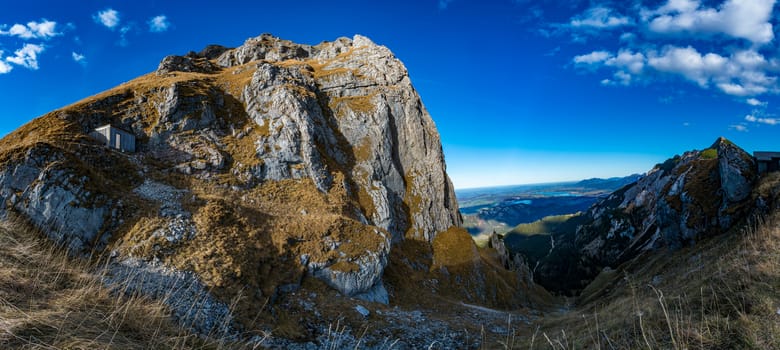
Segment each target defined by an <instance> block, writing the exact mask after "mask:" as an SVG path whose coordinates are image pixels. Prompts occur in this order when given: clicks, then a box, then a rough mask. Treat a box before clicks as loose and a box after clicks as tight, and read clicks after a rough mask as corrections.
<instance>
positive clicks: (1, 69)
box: [0, 51, 14, 74]
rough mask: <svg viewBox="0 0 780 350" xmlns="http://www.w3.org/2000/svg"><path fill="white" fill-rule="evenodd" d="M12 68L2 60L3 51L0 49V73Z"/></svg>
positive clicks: (9, 70) (8, 71) (5, 72)
mask: <svg viewBox="0 0 780 350" xmlns="http://www.w3.org/2000/svg"><path fill="white" fill-rule="evenodd" d="M12 69H14V67H12V66H11V65H10V64H8V63H6V62H5V61H4V60H3V51H0V74H7V73H10V72H11V70H12Z"/></svg>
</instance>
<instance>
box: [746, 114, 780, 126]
mask: <svg viewBox="0 0 780 350" xmlns="http://www.w3.org/2000/svg"><path fill="white" fill-rule="evenodd" d="M745 121H748V122H751V123H760V124H767V125H777V124H780V119H777V118H761V117H756V116H754V115H752V114H748V115H746V116H745Z"/></svg>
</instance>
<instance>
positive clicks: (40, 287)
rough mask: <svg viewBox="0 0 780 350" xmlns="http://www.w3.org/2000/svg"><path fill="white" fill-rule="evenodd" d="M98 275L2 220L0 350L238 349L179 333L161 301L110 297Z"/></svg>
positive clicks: (82, 261) (91, 265)
mask: <svg viewBox="0 0 780 350" xmlns="http://www.w3.org/2000/svg"><path fill="white" fill-rule="evenodd" d="M95 270H99V269H95V266H94V263H90V262H88V261H87V260H86V259H74V258H70V257H68V256H67V254H66V253H64V252H63V251H62V250H61V249H58V248H56V247H54V246H52V245H51V244H49V243H48V241H47V240H46V239H44V238H42V237H40V236H39V235H38V234H33V233H31V232H30V231H29V230H28V229H27V228H26V227H25V225H21V224H15V223H8V222H0V348H3V349H9V348H12V349H108V348H116V349H150V348H157V349H182V348H187V349H191V348H205V349H218V348H224V347H229V348H233V347H235V344H229V343H226V342H223V341H221V340H218V339H209V338H201V337H198V336H196V335H193V334H192V333H190V332H188V331H187V330H185V329H182V328H179V327H178V326H177V325H176V324H175V323H174V321H173V320H172V318H171V317H170V314H169V313H168V311H167V310H166V309H165V307H164V306H163V305H161V304H159V303H156V302H154V301H151V300H148V299H145V298H142V297H138V296H129V297H126V296H117V295H114V294H112V293H111V292H110V291H109V290H108V289H107V288H105V287H104V286H103V285H102V284H101V281H100V276H99V275H96V274H94V273H92V271H95Z"/></svg>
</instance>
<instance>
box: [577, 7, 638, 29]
mask: <svg viewBox="0 0 780 350" xmlns="http://www.w3.org/2000/svg"><path fill="white" fill-rule="evenodd" d="M569 24H570V25H571V26H572V27H575V28H594V29H611V28H617V27H622V26H627V25H631V24H632V21H631V19H630V18H628V17H625V16H621V15H616V14H614V11H612V10H611V9H609V8H606V7H602V6H596V7H592V8H590V9H588V10H587V11H585V13H583V14H581V15H579V16H577V17H574V18H572V19H571V22H569Z"/></svg>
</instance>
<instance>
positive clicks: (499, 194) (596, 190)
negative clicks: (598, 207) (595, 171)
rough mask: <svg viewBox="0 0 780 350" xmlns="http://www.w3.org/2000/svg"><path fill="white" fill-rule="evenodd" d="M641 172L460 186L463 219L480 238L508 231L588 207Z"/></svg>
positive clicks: (635, 179)
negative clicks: (461, 187)
mask: <svg viewBox="0 0 780 350" xmlns="http://www.w3.org/2000/svg"><path fill="white" fill-rule="evenodd" d="M640 177H641V175H638V174H634V175H629V176H626V177H615V178H610V179H595V178H594V179H587V180H582V181H577V182H563V183H550V184H534V185H516V186H501V187H489V188H478V189H465V190H456V191H455V194H456V195H457V196H458V202H459V204H460V212H461V214H462V215H463V223H464V226H465V227H466V229H468V230H469V233H471V234H472V235H473V236H475V238H476V239H477V241H478V242H480V243H481V244H482V243H484V242H486V239H487V237H488V236H489V235H490V234H491V233H493V232H496V233H499V234H505V233H507V232H508V231H510V230H512V228H513V227H514V226H516V225H519V224H524V223H530V222H534V221H536V220H539V219H542V218H544V217H547V216H553V215H565V214H571V213H576V212H580V211H584V210H587V209H588V208H589V207H590V206H591V205H593V204H594V203H596V201H598V200H599V199H600V198H603V197H604V196H607V195H609V194H610V193H612V192H613V191H615V190H617V189H619V188H621V187H623V186H625V185H627V184H630V183H633V182H636V181H637V180H638V179H639V178H640Z"/></svg>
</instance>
